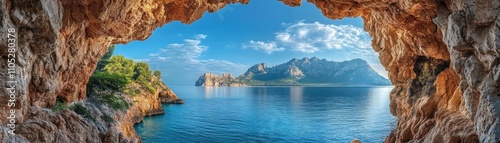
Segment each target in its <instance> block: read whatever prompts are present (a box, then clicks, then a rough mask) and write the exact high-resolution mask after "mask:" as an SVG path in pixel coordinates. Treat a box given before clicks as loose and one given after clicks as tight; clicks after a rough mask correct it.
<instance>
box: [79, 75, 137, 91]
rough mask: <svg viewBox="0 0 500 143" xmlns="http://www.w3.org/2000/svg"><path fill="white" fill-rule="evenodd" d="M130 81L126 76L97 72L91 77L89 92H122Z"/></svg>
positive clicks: (88, 85)
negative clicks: (95, 90)
mask: <svg viewBox="0 0 500 143" xmlns="http://www.w3.org/2000/svg"><path fill="white" fill-rule="evenodd" d="M129 82H130V81H129V80H127V79H126V77H125V76H124V75H121V74H113V73H109V72H97V73H94V74H92V76H90V80H89V82H88V83H87V87H88V88H89V89H88V90H89V91H91V90H92V89H93V88H100V89H111V90H113V91H121V90H122V89H123V87H125V85H127V84H128V83H129Z"/></svg>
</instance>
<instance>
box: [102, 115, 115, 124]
mask: <svg viewBox="0 0 500 143" xmlns="http://www.w3.org/2000/svg"><path fill="white" fill-rule="evenodd" d="M101 119H102V120H104V122H106V123H112V122H115V120H114V119H113V118H111V116H109V115H107V114H104V115H102V116H101Z"/></svg>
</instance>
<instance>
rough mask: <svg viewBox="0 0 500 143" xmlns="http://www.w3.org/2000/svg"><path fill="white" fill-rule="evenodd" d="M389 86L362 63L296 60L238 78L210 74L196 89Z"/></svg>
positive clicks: (256, 67) (254, 69) (260, 66)
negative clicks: (289, 86)
mask: <svg viewBox="0 0 500 143" xmlns="http://www.w3.org/2000/svg"><path fill="white" fill-rule="evenodd" d="M389 84H390V82H389V80H387V79H386V78H384V77H382V76H380V75H379V74H378V73H377V72H375V70H373V69H372V68H371V67H370V65H368V63H367V62H366V61H364V60H362V59H353V60H350V61H344V62H334V61H327V60H325V59H318V58H316V57H312V58H302V59H297V58H294V59H292V60H290V61H288V62H286V63H283V64H280V65H276V66H273V67H268V66H267V64H266V63H259V64H256V65H254V66H252V67H250V68H249V69H248V70H247V72H245V73H244V74H243V75H241V76H239V77H237V78H234V77H233V76H232V75H231V74H223V75H222V76H220V77H219V76H217V75H215V74H210V73H206V74H204V75H202V76H201V77H200V78H199V79H198V81H197V82H196V86H242V85H251V86H266V85H268V86H279V85H389Z"/></svg>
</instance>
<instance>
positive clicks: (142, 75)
mask: <svg viewBox="0 0 500 143" xmlns="http://www.w3.org/2000/svg"><path fill="white" fill-rule="evenodd" d="M151 73H152V71H151V69H150V68H149V65H148V63H145V62H138V63H137V64H135V67H134V76H133V79H134V80H135V81H136V82H137V83H139V84H140V85H142V86H145V85H146V84H148V83H149V82H151V77H152V76H153V75H152V74H151Z"/></svg>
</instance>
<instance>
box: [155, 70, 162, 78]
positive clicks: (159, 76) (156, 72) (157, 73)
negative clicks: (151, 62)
mask: <svg viewBox="0 0 500 143" xmlns="http://www.w3.org/2000/svg"><path fill="white" fill-rule="evenodd" d="M153 75H154V76H155V77H157V78H158V79H161V72H160V71H159V70H155V72H154V73H153Z"/></svg>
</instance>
